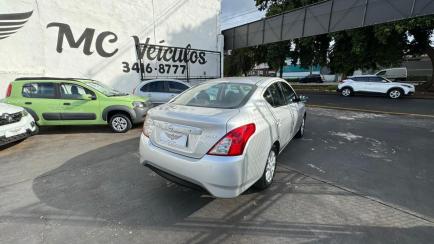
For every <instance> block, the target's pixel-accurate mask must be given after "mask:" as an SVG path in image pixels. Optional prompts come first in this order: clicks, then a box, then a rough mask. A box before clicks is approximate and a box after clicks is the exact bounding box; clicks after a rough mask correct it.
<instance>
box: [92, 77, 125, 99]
mask: <svg viewBox="0 0 434 244" xmlns="http://www.w3.org/2000/svg"><path fill="white" fill-rule="evenodd" d="M86 85H88V86H90V87H91V88H93V89H95V90H97V91H99V92H101V93H102V94H104V95H106V96H108V97H114V96H126V95H128V94H127V93H123V92H120V91H117V90H115V89H113V88H111V87H109V86H107V85H104V84H102V83H101V82H98V81H90V82H86Z"/></svg>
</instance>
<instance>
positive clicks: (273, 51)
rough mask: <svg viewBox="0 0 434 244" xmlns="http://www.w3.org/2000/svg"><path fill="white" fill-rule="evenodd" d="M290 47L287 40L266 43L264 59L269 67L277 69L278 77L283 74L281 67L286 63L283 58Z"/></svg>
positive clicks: (286, 55)
mask: <svg viewBox="0 0 434 244" xmlns="http://www.w3.org/2000/svg"><path fill="white" fill-rule="evenodd" d="M290 47H291V44H290V42H288V41H284V42H277V43H272V44H268V45H267V53H266V61H267V63H268V66H270V68H272V69H275V70H279V77H280V78H282V76H283V67H284V66H285V65H286V62H285V60H286V58H287V57H288V56H289V51H290Z"/></svg>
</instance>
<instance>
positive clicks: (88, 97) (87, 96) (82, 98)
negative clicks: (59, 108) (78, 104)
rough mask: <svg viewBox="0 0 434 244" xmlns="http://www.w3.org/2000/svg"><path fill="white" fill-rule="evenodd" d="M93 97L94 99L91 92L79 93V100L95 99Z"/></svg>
mask: <svg viewBox="0 0 434 244" xmlns="http://www.w3.org/2000/svg"><path fill="white" fill-rule="evenodd" d="M95 99H96V97H95V96H94V95H91V94H84V95H81V100H85V101H91V100H95Z"/></svg>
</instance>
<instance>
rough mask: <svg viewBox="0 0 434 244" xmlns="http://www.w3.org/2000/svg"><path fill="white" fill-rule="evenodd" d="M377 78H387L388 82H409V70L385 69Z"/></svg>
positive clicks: (379, 72)
mask: <svg viewBox="0 0 434 244" xmlns="http://www.w3.org/2000/svg"><path fill="white" fill-rule="evenodd" d="M375 75H376V76H381V77H383V78H386V79H388V80H392V81H405V80H407V75H408V72H407V68H405V67H403V68H391V69H383V70H380V71H378V72H377V73H376V74H375Z"/></svg>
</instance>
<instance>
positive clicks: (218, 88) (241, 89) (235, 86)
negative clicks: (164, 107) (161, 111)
mask: <svg viewBox="0 0 434 244" xmlns="http://www.w3.org/2000/svg"><path fill="white" fill-rule="evenodd" d="M254 90H255V86H254V85H251V84H240V83H217V84H216V83H205V84H201V85H198V86H196V87H194V88H191V89H190V90H188V91H186V92H185V93H183V94H181V95H180V96H178V97H177V98H176V99H175V100H174V101H173V102H172V103H173V104H178V105H185V106H194V107H209V108H238V107H240V106H242V105H243V104H244V103H245V102H247V100H248V99H249V98H250V96H251V95H252V93H253V91H254Z"/></svg>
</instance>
